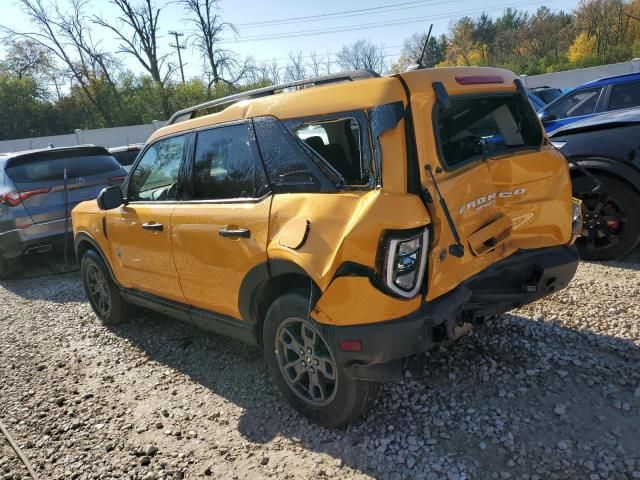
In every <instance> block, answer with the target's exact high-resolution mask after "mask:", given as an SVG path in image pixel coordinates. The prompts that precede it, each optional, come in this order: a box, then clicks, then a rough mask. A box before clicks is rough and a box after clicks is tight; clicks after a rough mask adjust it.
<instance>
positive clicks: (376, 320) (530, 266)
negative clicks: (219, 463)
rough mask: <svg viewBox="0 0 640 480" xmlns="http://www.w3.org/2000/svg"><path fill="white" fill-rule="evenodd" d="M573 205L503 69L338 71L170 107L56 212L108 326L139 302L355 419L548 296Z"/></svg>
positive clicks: (552, 155)
mask: <svg viewBox="0 0 640 480" xmlns="http://www.w3.org/2000/svg"><path fill="white" fill-rule="evenodd" d="M580 221H581V220H580V207H579V205H577V204H575V203H573V202H572V198H571V183H570V179H569V173H568V168H567V163H566V161H565V160H564V158H563V157H562V155H561V154H560V153H559V152H558V151H557V150H556V149H555V148H554V147H552V146H551V145H550V143H549V141H548V140H547V137H546V136H545V134H544V131H543V129H542V127H541V125H540V122H539V121H538V119H537V117H536V114H535V112H534V111H533V109H532V107H531V106H530V105H529V102H528V100H527V96H526V92H525V90H524V88H523V86H522V84H521V83H520V81H519V80H518V79H517V78H516V77H515V76H514V75H513V74H512V73H511V72H508V71H505V70H497V69H488V68H454V69H444V68H443V69H432V70H418V71H413V72H409V73H405V74H400V75H392V76H384V77H379V76H378V75H375V74H373V73H371V72H368V71H357V72H349V73H346V74H340V75H335V76H331V77H321V78H316V79H311V80H306V81H302V82H294V83H290V84H286V85H279V86H274V87H267V88H263V89H259V90H254V91H250V92H245V93H241V94H238V95H234V96H231V97H226V98H223V99H218V100H214V101H212V102H208V103H205V104H202V105H198V106H196V107H193V108H189V109H187V110H184V111H181V112H178V113H176V114H175V115H174V116H173V117H172V118H171V120H170V121H169V122H168V125H167V126H165V127H164V128H161V129H159V130H158V131H156V132H155V133H154V134H153V135H152V137H151V138H150V139H149V140H148V142H147V144H146V146H145V147H144V149H143V150H142V152H141V153H140V155H139V156H138V158H137V160H136V162H135V164H134V165H133V167H132V169H131V171H130V173H129V175H128V177H127V180H126V181H125V184H124V187H123V190H121V189H120V188H110V189H105V190H104V191H102V193H101V194H100V196H99V197H98V199H97V201H91V202H85V203H82V204H80V205H78V206H77V207H76V208H75V209H74V210H73V228H74V233H75V246H76V251H77V255H78V258H79V260H80V262H81V265H82V278H83V282H84V288H85V291H86V294H87V297H88V299H89V301H90V303H91V305H92V307H93V309H94V310H95V312H96V314H97V315H98V317H100V318H101V319H102V320H103V321H104V322H105V323H107V324H111V323H117V322H120V321H122V320H124V319H125V318H126V317H127V314H128V312H129V307H130V306H131V305H138V306H142V307H146V308H149V309H152V310H155V311H157V312H161V313H163V314H167V315H170V316H173V317H175V318H177V319H180V320H184V321H187V322H191V323H193V324H196V325H199V326H201V327H203V328H206V329H209V330H212V331H214V332H217V333H221V334H224V335H228V336H231V337H235V338H238V339H240V340H243V341H246V342H248V343H251V344H255V345H260V346H261V348H262V349H263V351H264V356H265V360H266V363H267V366H268V369H269V371H270V374H271V376H272V378H273V381H274V382H275V383H276V384H277V386H278V387H279V389H280V390H281V391H282V393H283V395H284V396H285V397H286V398H287V400H289V401H290V402H291V403H292V404H293V406H294V407H295V408H297V409H298V410H299V411H300V412H302V413H303V414H304V415H306V416H308V417H309V418H311V419H312V420H313V421H315V422H318V423H320V424H323V425H329V426H342V425H345V424H347V423H349V422H350V421H353V420H354V419H356V418H358V417H359V416H361V415H362V414H363V413H364V412H365V411H366V410H367V408H368V406H369V405H371V403H372V402H373V400H374V399H375V396H376V392H377V390H378V385H379V383H380V382H384V381H391V380H395V379H399V378H401V375H402V371H401V365H402V364H401V360H402V359H403V358H404V357H407V356H410V355H414V354H418V353H421V352H424V351H426V350H428V349H430V348H432V347H433V346H434V345H436V344H438V343H439V342H443V341H450V340H453V339H456V338H458V337H459V336H461V335H463V334H464V333H466V332H467V331H468V330H469V329H470V328H471V327H472V326H473V325H476V324H478V323H479V322H480V321H481V320H482V319H483V318H484V317H486V316H488V315H492V314H496V313H500V312H505V311H507V310H510V309H512V308H515V307H518V306H520V305H523V304H526V303H530V302H533V301H535V300H538V299H540V298H542V297H544V296H546V295H549V294H550V293H552V292H555V291H557V290H560V289H561V288H564V287H565V286H566V285H567V284H568V282H569V281H570V280H571V278H572V277H573V275H574V273H575V271H576V267H577V264H578V256H577V254H576V251H575V250H574V248H573V247H572V242H573V240H574V238H575V234H576V232H578V231H579V230H580Z"/></svg>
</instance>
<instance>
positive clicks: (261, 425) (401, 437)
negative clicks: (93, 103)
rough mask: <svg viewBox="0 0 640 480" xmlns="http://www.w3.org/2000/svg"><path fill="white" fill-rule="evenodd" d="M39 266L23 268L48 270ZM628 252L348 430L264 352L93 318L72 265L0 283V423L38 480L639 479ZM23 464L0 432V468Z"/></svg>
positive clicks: (164, 326) (154, 321)
mask: <svg viewBox="0 0 640 480" xmlns="http://www.w3.org/2000/svg"><path fill="white" fill-rule="evenodd" d="M49 267H50V265H48V264H46V262H45V263H43V262H41V261H38V262H36V263H34V264H33V265H31V267H30V268H29V269H27V272H26V275H27V276H32V275H35V274H42V273H46V272H47V271H48V270H47V269H48V268H49ZM638 270H640V251H637V252H636V253H635V254H634V255H633V256H631V257H630V258H628V259H627V260H626V261H625V262H615V263H608V264H598V263H583V264H582V265H581V266H580V269H579V271H578V275H577V277H576V278H575V279H574V281H573V282H572V284H571V286H570V287H569V288H568V289H566V290H564V291H562V292H559V293H557V294H555V295H553V296H551V297H550V298H548V299H546V300H544V301H541V302H538V303H536V304H534V305H530V306H527V307H525V308H522V309H519V310H515V311H513V312H510V313H509V314H506V315H502V316H501V317H499V318H496V319H494V320H492V321H490V322H489V323H488V324H486V325H485V326H483V327H481V328H479V329H477V330H476V331H475V332H473V333H472V334H471V335H469V336H467V337H465V338H463V339H461V340H460V341H459V342H457V343H455V344H453V345H450V346H448V347H446V348H440V349H438V350H437V351H434V352H431V353H429V354H426V355H422V356H419V357H414V358H411V359H409V360H408V361H407V362H406V373H405V379H404V381H403V382H402V383H398V384H389V385H385V387H384V389H383V391H382V393H381V395H380V397H379V399H378V401H377V403H376V405H375V407H374V408H373V410H372V411H371V412H370V413H369V416H368V417H367V418H366V419H365V420H364V421H362V422H360V423H359V424H357V425H355V426H352V427H350V428H348V429H346V430H342V431H339V430H338V431H336V430H329V429H324V428H320V427H317V426H315V425H312V424H310V423H308V422H307V421H306V420H305V419H303V418H300V417H299V416H298V415H297V414H296V413H295V412H294V411H293V410H292V409H291V408H290V407H289V406H288V405H287V404H286V403H285V402H284V401H283V400H282V399H281V398H280V396H279V395H278V393H277V391H276V390H275V388H274V387H273V386H272V385H271V383H270V381H269V379H268V377H267V374H266V370H265V365H264V362H263V361H262V359H261V356H260V352H259V351H258V350H257V349H255V348H251V347H247V346H245V345H242V344H240V343H237V342H235V341H232V340H229V339H226V338H223V337H219V336H216V335H214V334H207V333H202V332H201V331H198V330H196V329H194V328H192V327H190V326H187V325H183V324H180V323H178V322H176V321H173V320H171V319H168V318H165V317H161V316H159V315H156V314H152V313H148V312H147V313H145V312H140V313H139V314H138V315H137V318H135V319H134V320H133V321H131V322H130V323H127V324H125V325H121V326H118V327H116V328H105V327H104V326H102V325H101V324H100V322H99V321H98V320H97V319H96V318H95V316H94V315H93V314H92V312H91V310H90V308H89V305H88V304H87V302H86V301H85V299H84V295H83V292H82V290H81V287H80V279H79V275H78V273H77V272H72V273H67V274H64V275H56V276H47V277H42V278H23V279H19V280H13V281H7V282H3V283H0V387H1V389H0V419H1V420H2V422H3V423H4V424H5V425H6V427H7V428H8V429H9V430H10V431H11V432H12V436H13V437H14V438H15V440H16V441H17V442H18V443H19V445H20V446H21V447H22V448H23V449H24V452H25V454H26V455H27V456H28V457H29V458H30V459H31V462H32V463H33V465H34V467H35V469H36V471H37V472H39V475H40V477H41V478H47V479H48V478H53V479H62V478H64V479H67V478H134V479H160V478H165V479H182V478H225V479H226V478H234V479H236V478H237V479H241V478H251V479H259V478H267V477H277V478H296V479H301V478H314V479H316V478H325V477H326V478H331V477H338V478H344V479H351V478H354V479H355V478H358V479H359V478H382V479H387V478H389V479H402V478H426V479H440V478H446V479H475V478H487V479H508V478H514V479H515V478H519V479H520V478H521V479H536V478H538V479H548V478H550V479H564V478H566V479H569V478H571V479H575V478H581V479H582V478H585V479H590V480H596V479H603V478H615V479H640V274H639V272H638ZM3 476H4V478H5V479H18V478H26V470H25V469H24V467H22V466H21V464H20V463H19V462H18V460H17V459H16V456H15V454H14V453H13V451H12V450H11V449H10V448H9V447H8V444H7V443H6V442H5V440H4V439H3V438H2V437H1V436H0V478H2V477H3Z"/></svg>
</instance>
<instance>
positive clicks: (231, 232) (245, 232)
mask: <svg viewBox="0 0 640 480" xmlns="http://www.w3.org/2000/svg"><path fill="white" fill-rule="evenodd" d="M218 235H220V236H221V237H227V238H251V230H249V229H248V228H221V229H220V230H218Z"/></svg>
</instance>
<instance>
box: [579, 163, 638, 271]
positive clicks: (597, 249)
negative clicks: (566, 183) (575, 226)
mask: <svg viewBox="0 0 640 480" xmlns="http://www.w3.org/2000/svg"><path fill="white" fill-rule="evenodd" d="M597 178H598V180H600V181H601V182H602V185H601V186H600V188H599V189H598V190H597V191H596V192H592V190H593V188H594V186H595V185H594V183H593V180H591V179H590V178H588V177H584V176H582V177H578V178H576V179H574V180H573V182H572V185H573V195H574V196H576V197H578V198H580V199H581V200H582V216H583V229H582V236H581V237H580V238H578V240H576V246H577V247H578V250H579V252H580V258H582V259H583V260H616V259H618V258H621V257H623V256H625V255H626V254H628V253H629V252H631V250H633V248H634V247H635V246H636V245H637V244H638V240H640V194H639V193H638V191H637V190H635V189H634V188H633V187H632V186H631V185H629V184H628V183H627V182H625V181H624V180H621V179H618V178H615V177H611V176H609V175H597Z"/></svg>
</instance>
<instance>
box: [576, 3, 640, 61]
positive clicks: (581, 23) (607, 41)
mask: <svg viewBox="0 0 640 480" xmlns="http://www.w3.org/2000/svg"><path fill="white" fill-rule="evenodd" d="M629 7H630V5H629V4H628V3H627V2H625V1H624V0H589V1H586V0H582V2H581V3H580V5H579V7H578V8H577V10H576V24H577V27H578V29H579V30H580V31H581V32H584V33H586V34H587V35H588V36H589V37H590V38H593V39H594V40H595V50H596V54H597V56H598V57H599V59H600V61H601V62H616V61H620V60H622V59H624V58H625V57H628V56H630V53H631V44H632V43H633V34H634V33H635V32H636V31H637V30H636V29H635V28H634V27H635V25H632V24H631V22H632V21H633V19H632V18H631V17H629V15H628V13H629Z"/></svg>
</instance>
